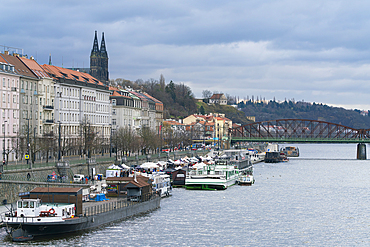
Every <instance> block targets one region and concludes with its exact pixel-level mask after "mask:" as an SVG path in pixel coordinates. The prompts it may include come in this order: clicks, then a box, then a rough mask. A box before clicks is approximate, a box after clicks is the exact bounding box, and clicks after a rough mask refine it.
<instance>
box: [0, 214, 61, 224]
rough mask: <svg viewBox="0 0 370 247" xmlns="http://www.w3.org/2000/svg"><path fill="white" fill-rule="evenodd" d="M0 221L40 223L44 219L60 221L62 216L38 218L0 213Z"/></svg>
mask: <svg viewBox="0 0 370 247" xmlns="http://www.w3.org/2000/svg"><path fill="white" fill-rule="evenodd" d="M1 218H2V221H3V222H5V223H36V222H37V223H40V222H45V221H49V222H50V221H55V220H56V219H58V220H59V221H62V220H63V219H62V217H48V218H40V217H27V216H25V217H14V216H6V215H1Z"/></svg>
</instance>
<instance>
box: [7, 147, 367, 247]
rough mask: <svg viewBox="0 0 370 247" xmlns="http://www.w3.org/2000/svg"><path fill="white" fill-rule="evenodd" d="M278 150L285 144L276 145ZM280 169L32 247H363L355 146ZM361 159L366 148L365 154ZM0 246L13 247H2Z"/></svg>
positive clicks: (363, 180)
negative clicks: (250, 183)
mask: <svg viewBox="0 0 370 247" xmlns="http://www.w3.org/2000/svg"><path fill="white" fill-rule="evenodd" d="M279 146H280V147H282V146H286V145H279ZM296 146H298V147H299V149H300V152H301V156H300V157H299V158H291V159H290V161H289V162H287V163H278V164H267V163H259V164H256V165H255V166H254V176H255V179H256V183H255V184H254V185H253V186H250V187H242V186H237V185H236V186H232V187H230V188H228V189H227V190H225V191H187V190H184V189H174V190H173V193H172V197H170V198H165V199H163V200H162V201H161V208H160V209H158V210H156V211H153V212H151V213H148V214H144V215H141V216H137V217H134V218H130V219H128V220H125V221H122V222H118V223H114V224H111V225H108V226H106V227H102V228H99V229H95V230H93V231H89V232H85V233H80V234H76V235H73V236H64V237H60V238H58V239H52V240H43V241H33V242H31V243H28V244H32V245H39V246H370V234H369V233H370V210H369V205H370V197H369V188H370V177H369V175H370V160H365V161H361V160H356V159H355V158H356V145H355V144H336V145H333V144H298V145H296ZM367 150H368V152H369V151H370V150H369V146H368V148H367ZM5 235H6V233H5V229H1V231H0V245H16V244H14V243H11V242H9V241H7V240H4V237H5Z"/></svg>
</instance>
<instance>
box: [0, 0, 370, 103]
mask: <svg viewBox="0 0 370 247" xmlns="http://www.w3.org/2000/svg"><path fill="white" fill-rule="evenodd" d="M0 6H1V7H0V8H1V15H0V21H1V23H2V24H1V29H0V44H1V45H3V46H9V47H16V48H22V49H23V53H24V54H27V55H28V56H34V57H35V58H36V59H37V61H38V63H40V64H44V63H48V59H49V53H51V55H52V62H53V64H54V65H57V66H63V67H89V64H90V60H89V56H90V52H91V49H92V44H93V38H94V31H95V30H97V31H98V39H99V43H100V39H101V33H102V32H104V33H105V41H106V46H107V50H108V56H109V72H110V79H116V78H124V79H128V80H132V81H135V80H137V79H143V80H144V81H145V80H148V79H150V78H154V79H156V80H159V77H160V75H161V74H163V75H164V77H165V79H166V83H168V82H170V81H171V80H172V81H174V82H175V83H184V84H186V85H188V86H189V87H190V88H191V89H192V91H193V93H194V95H195V96H196V97H201V96H202V91H203V90H205V89H207V90H210V91H212V92H216V91H217V92H223V93H225V94H229V95H233V96H237V97H239V98H240V99H243V98H247V97H249V98H251V97H252V95H254V98H256V97H257V96H258V97H261V96H262V98H266V99H273V98H276V100H285V99H294V100H296V101H301V100H304V101H306V102H316V103H325V104H328V105H335V106H341V107H344V108H348V109H354V108H357V109H365V110H368V109H370V97H369V96H370V83H369V81H370V15H369V10H370V1H362V0H352V1H341V0H335V1H334V0H333V1H332V0H325V1H319V0H317V1H316V0H302V1H297V0H279V1H272V0H263V1H261V0H251V1H248V0H240V1H237V0H228V1H220V0H210V1H199V0H196V1H192V0H187V1H168V0H163V1H156V0H152V1H140V0H136V1H124V0H120V1H91V0H89V1H85V0H79V1H75V0H74V1H72V0H63V1H40V0H33V1H20V0H12V1H4V0H0ZM0 49H1V51H2V52H3V50H4V48H3V47H1V46H0Z"/></svg>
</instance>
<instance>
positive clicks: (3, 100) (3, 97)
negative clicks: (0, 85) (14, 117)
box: [3, 93, 5, 103]
mask: <svg viewBox="0 0 370 247" xmlns="http://www.w3.org/2000/svg"><path fill="white" fill-rule="evenodd" d="M3 103H5V93H3Z"/></svg>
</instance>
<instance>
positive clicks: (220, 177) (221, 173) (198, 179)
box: [185, 159, 239, 190]
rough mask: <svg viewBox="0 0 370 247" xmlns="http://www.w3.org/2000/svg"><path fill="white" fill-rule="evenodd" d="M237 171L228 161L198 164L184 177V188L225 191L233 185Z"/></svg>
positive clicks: (237, 174)
mask: <svg viewBox="0 0 370 247" xmlns="http://www.w3.org/2000/svg"><path fill="white" fill-rule="evenodd" d="M238 177H239V169H237V167H236V166H235V165H234V164H231V163H230V162H229V161H228V160H226V159H225V160H223V159H220V160H216V161H215V163H214V164H204V163H203V165H200V164H198V166H197V168H196V169H192V170H190V171H189V173H188V174H187V176H186V179H185V188H186V189H198V190H225V189H227V188H228V187H230V186H232V185H234V184H235V183H236V180H237V179H238Z"/></svg>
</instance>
